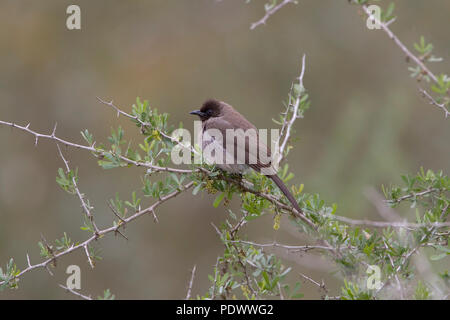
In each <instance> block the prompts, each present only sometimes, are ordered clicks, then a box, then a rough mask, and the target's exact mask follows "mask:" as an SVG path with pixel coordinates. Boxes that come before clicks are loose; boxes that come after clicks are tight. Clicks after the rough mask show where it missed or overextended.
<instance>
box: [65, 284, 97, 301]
mask: <svg viewBox="0 0 450 320" xmlns="http://www.w3.org/2000/svg"><path fill="white" fill-rule="evenodd" d="M59 286H60V287H61V288H63V289H65V290H67V291H68V292H70V293H72V294H74V295H76V296H77V297H80V298H82V299H84V300H92V298H91V297H90V296H85V295H83V294H81V293H79V292H77V291H75V290H73V289H70V288H69V287H66V286H63V285H62V284H60V285H59Z"/></svg>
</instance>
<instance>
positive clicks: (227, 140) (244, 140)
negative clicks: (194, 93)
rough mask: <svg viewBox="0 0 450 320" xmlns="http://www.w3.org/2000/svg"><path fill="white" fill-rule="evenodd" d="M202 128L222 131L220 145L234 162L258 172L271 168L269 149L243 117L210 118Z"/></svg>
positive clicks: (253, 127) (254, 128)
mask: <svg viewBox="0 0 450 320" xmlns="http://www.w3.org/2000/svg"><path fill="white" fill-rule="evenodd" d="M204 129H205V130H208V129H218V130H219V131H220V132H221V133H222V137H223V141H222V145H223V147H224V148H225V151H226V153H227V156H229V157H230V159H233V160H234V163H237V164H247V165H248V166H250V167H251V168H252V169H254V170H256V171H258V172H261V171H262V169H269V168H271V159H270V157H271V153H270V149H269V148H268V147H267V145H266V144H265V143H264V142H263V141H259V135H258V131H257V129H256V127H255V126H253V125H252V124H251V123H250V122H248V121H247V120H246V119H245V118H244V117H242V116H241V117H234V118H233V119H232V120H231V119H229V118H226V117H216V118H210V119H208V120H207V121H206V122H205V127H204ZM228 129H231V130H229V131H227V130H228ZM270 172H271V173H270V174H275V173H276V172H272V171H270ZM265 174H266V173H265Z"/></svg>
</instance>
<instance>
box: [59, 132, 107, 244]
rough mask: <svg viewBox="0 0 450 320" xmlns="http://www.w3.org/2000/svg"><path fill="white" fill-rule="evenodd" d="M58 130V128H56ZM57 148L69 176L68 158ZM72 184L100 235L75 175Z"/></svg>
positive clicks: (96, 231) (95, 230)
mask: <svg viewBox="0 0 450 320" xmlns="http://www.w3.org/2000/svg"><path fill="white" fill-rule="evenodd" d="M55 129H56V126H55ZM52 135H53V136H55V131H53V134H52ZM56 147H57V148H58V152H59V156H60V157H61V159H62V160H63V162H64V165H65V166H66V173H67V174H68V173H69V172H70V167H69V162H68V161H67V160H66V158H64V155H63V153H62V151H61V148H60V147H59V144H58V143H56ZM72 184H73V188H74V189H75V193H76V194H77V196H78V199H80V202H81V207H82V208H83V211H84V213H85V214H86V216H87V217H88V218H89V220H90V221H91V223H92V226H93V227H94V233H95V234H96V235H98V231H99V230H98V228H97V225H96V223H95V221H94V216H93V215H92V212H91V210H90V209H92V207H90V206H89V205H88V204H87V203H86V201H85V200H84V195H83V194H82V193H81V192H80V189H79V188H78V184H77V179H76V178H75V175H73V177H72Z"/></svg>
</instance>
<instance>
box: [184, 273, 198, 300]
mask: <svg viewBox="0 0 450 320" xmlns="http://www.w3.org/2000/svg"><path fill="white" fill-rule="evenodd" d="M195 270H197V265H194V268H192V274H191V280H190V281H189V287H188V291H187V294H186V299H185V300H189V299H190V298H191V291H192V285H193V284H194V277H195Z"/></svg>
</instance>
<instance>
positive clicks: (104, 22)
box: [0, 0, 450, 299]
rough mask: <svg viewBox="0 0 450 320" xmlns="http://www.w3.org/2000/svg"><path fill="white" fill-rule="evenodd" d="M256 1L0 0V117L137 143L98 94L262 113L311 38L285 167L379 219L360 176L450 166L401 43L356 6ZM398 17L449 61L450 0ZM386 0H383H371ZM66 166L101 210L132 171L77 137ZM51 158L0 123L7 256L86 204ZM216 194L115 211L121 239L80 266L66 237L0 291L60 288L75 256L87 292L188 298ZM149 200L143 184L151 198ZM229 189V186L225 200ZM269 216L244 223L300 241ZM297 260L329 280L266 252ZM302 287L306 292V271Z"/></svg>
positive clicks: (181, 115)
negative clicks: (76, 19)
mask: <svg viewBox="0 0 450 320" xmlns="http://www.w3.org/2000/svg"><path fill="white" fill-rule="evenodd" d="M264 2H265V1H257V0H253V1H251V3H250V4H245V2H244V1H243V0H242V1H241V0H229V1H225V0H224V1H212V0H192V1H180V0H179V1H175V0H164V1H163V0H161V1H113V0H109V1H105V0H97V1H75V3H76V4H78V5H79V6H80V7H81V14H82V30H81V31H69V30H67V29H66V27H65V20H66V17H67V15H66V13H65V11H66V8H67V6H68V5H69V4H71V3H72V2H71V1H56V0H53V1H31V0H29V1H25V0H14V1H12V0H0V70H1V71H0V119H1V120H4V121H14V122H17V123H19V124H27V123H28V122H31V128H33V129H35V130H38V131H40V132H51V130H52V128H53V126H54V124H55V122H57V123H58V130H57V134H58V135H59V136H61V137H63V138H66V139H69V140H72V141H75V142H82V140H81V136H80V134H79V132H80V131H81V130H82V129H85V128H88V129H89V130H90V131H91V132H92V133H94V135H95V137H96V140H97V141H98V142H100V141H105V139H106V136H107V135H108V133H109V131H110V128H111V127H117V126H118V125H119V124H121V125H122V126H123V127H124V129H125V132H126V136H127V137H129V138H132V139H133V141H135V142H136V143H137V142H139V141H140V140H139V139H141V137H140V136H139V134H138V131H137V130H136V128H135V127H134V126H133V125H132V124H130V123H129V122H128V121H127V120H126V119H123V118H119V119H117V117H116V116H115V114H114V113H113V112H112V111H111V110H109V109H108V108H106V107H105V106H103V105H101V104H99V103H98V102H97V100H96V96H100V97H103V98H105V99H113V100H114V101H115V103H116V104H117V105H119V106H121V107H122V108H123V109H124V110H130V106H131V104H132V103H133V102H134V101H135V98H136V96H139V97H141V98H145V99H148V100H149V101H150V104H151V105H152V106H153V107H157V108H159V109H160V110H163V111H165V112H168V113H170V114H171V121H173V123H174V124H177V123H178V122H179V121H183V122H184V123H185V125H186V127H188V128H191V127H192V120H193V119H192V118H191V117H190V116H189V115H188V112H189V111H191V110H192V109H194V108H196V107H197V106H199V105H200V104H201V103H202V102H203V100H205V99H207V98H211V97H215V98H218V99H221V100H224V101H227V102H228V103H230V104H232V105H234V106H235V107H236V108H237V109H238V110H239V111H240V112H241V113H243V114H244V115H245V116H246V117H247V118H248V119H250V120H251V121H252V122H253V123H254V124H255V125H256V126H257V127H261V128H272V127H274V124H273V123H272V122H271V118H274V117H277V114H278V112H280V111H281V110H282V103H281V101H282V100H284V99H285V98H286V96H287V92H288V90H289V86H290V83H291V81H292V80H293V79H294V78H295V77H296V76H298V74H299V69H300V58H301V56H302V54H303V53H305V54H306V63H307V66H306V74H305V78H304V83H305V86H306V87H307V89H308V91H309V93H310V97H311V100H312V108H311V109H310V110H309V111H307V113H306V117H305V119H302V120H299V121H298V122H297V123H296V126H295V129H296V131H297V132H296V136H297V137H298V138H299V140H298V141H297V142H296V143H295V149H294V151H293V152H292V153H291V154H290V156H289V164H290V168H291V169H292V171H293V172H294V173H295V178H294V179H293V182H295V183H297V184H299V183H304V184H305V191H306V192H311V193H320V195H321V196H322V198H324V199H325V200H326V201H327V202H328V203H334V202H335V203H337V204H338V213H339V214H340V215H344V216H348V217H354V218H371V219H378V220H379V219H381V218H380V217H379V216H378V214H377V213H376V210H375V209H374V207H373V205H372V204H371V203H370V202H369V201H368V200H367V199H366V197H365V196H364V190H365V188H367V187H370V186H372V187H375V188H376V189H378V190H379V189H380V186H381V184H385V185H389V184H390V183H399V182H400V174H405V173H415V172H416V171H417V170H418V169H419V167H420V166H424V167H425V168H431V169H435V170H438V169H443V170H444V171H445V172H447V173H448V172H449V169H450V164H449V156H450V149H449V140H450V126H449V121H450V120H448V119H447V120H445V119H444V117H443V113H442V112H441V111H439V110H438V109H437V108H435V107H433V106H431V105H429V104H428V103H427V102H426V101H425V100H424V99H423V98H422V97H421V96H420V94H419V93H418V90H417V85H418V84H417V83H416V82H415V81H414V80H413V79H411V78H410V77H409V72H408V70H407V68H408V64H407V63H406V61H405V56H404V54H403V53H402V52H401V51H400V50H399V48H398V47H397V46H395V45H394V43H393V42H392V41H391V40H390V39H389V38H388V37H387V36H386V34H384V33H383V32H382V31H371V30H368V29H367V28H366V27H365V18H364V16H363V14H362V13H361V11H360V9H359V8H358V7H357V6H351V5H349V4H348V2H347V1H344V0H340V1H339V0H320V1H318V0H316V1H313V0H299V1H298V2H299V4H298V5H296V6H295V5H290V6H288V7H285V8H284V9H282V10H281V11H280V12H279V13H277V14H276V15H275V16H273V17H272V18H270V19H269V21H268V24H267V25H266V26H261V27H258V28H257V29H256V30H254V31H250V30H249V26H250V24H251V23H252V22H254V21H256V20H258V19H259V18H261V17H262V15H263V13H264V11H263V4H264ZM395 3H396V4H397V8H396V12H397V13H398V15H399V17H398V19H397V21H396V22H395V23H394V24H393V25H392V29H393V30H394V31H395V33H396V34H397V35H398V36H399V37H400V38H401V39H402V40H403V41H404V42H405V44H407V45H408V47H410V48H412V43H413V42H414V41H417V40H418V39H419V37H420V36H421V35H424V36H425V38H426V39H427V40H429V41H431V42H432V43H433V44H434V45H435V53H436V55H438V56H442V57H443V58H444V62H441V63H437V64H434V65H432V66H431V69H432V70H433V71H435V72H436V73H439V72H445V71H447V72H448V70H449V69H450V42H449V37H448V30H449V27H450V21H449V19H448V17H449V12H450V1H445V0H427V1H425V0H407V1H406V0H398V1H395ZM382 5H386V2H385V1H383V2H382ZM63 150H64V152H65V154H66V155H67V157H68V159H69V160H70V163H71V165H72V166H76V167H78V168H79V175H80V181H79V186H80V188H81V190H82V191H83V192H84V193H86V194H87V195H88V197H89V199H90V200H91V202H92V204H93V205H94V206H95V216H96V219H97V221H98V224H99V226H100V227H102V226H103V227H106V226H108V225H110V223H111V221H112V219H113V218H114V217H113V215H112V213H111V212H110V210H109V209H108V207H107V206H106V201H107V200H108V199H110V198H112V197H114V195H115V193H116V192H119V194H120V195H121V197H122V198H127V199H128V198H129V197H130V193H131V190H133V189H139V188H140V186H141V182H140V175H141V174H142V173H143V171H142V170H138V169H134V168H131V169H117V170H111V171H105V170H102V169H101V168H99V167H98V166H97V164H96V161H95V159H94V158H93V157H92V156H91V155H90V154H89V153H87V152H83V151H78V150H71V149H66V148H64V149H63ZM62 165H63V164H62V162H61V159H60V158H59V157H58V156H57V153H56V147H55V145H54V143H52V142H50V141H44V140H40V141H39V144H38V146H37V147H34V139H33V137H31V136H29V135H26V134H25V133H23V132H19V131H17V130H11V128H7V127H0V264H1V265H2V266H4V265H5V264H6V262H7V261H8V260H9V258H10V257H14V258H15V260H16V263H17V264H18V266H19V268H21V269H22V268H24V267H25V266H26V254H27V253H28V254H29V255H30V258H31V261H32V263H37V262H38V261H40V257H39V249H38V246H37V242H38V241H39V240H40V239H41V234H42V235H44V236H45V238H46V239H48V240H53V239H56V238H60V237H61V236H62V234H63V232H64V231H65V232H67V233H68V234H69V236H70V237H71V238H72V239H73V240H83V239H85V238H86V236H87V234H86V233H85V232H83V231H81V230H80V228H79V227H80V225H81V224H82V213H81V210H80V205H79V202H78V201H77V199H76V198H75V197H71V196H70V195H68V194H66V193H64V192H63V191H62V190H60V189H59V188H58V187H57V185H56V183H55V176H56V171H57V169H58V168H59V167H61V166H62ZM213 199H214V197H213V196H211V195H208V194H204V195H202V196H197V197H194V196H192V195H191V194H189V193H187V194H184V195H182V196H180V197H178V198H176V199H175V200H173V201H171V202H170V203H167V204H166V205H164V206H162V207H160V208H159V209H158V212H157V213H158V216H159V221H160V222H159V223H158V224H155V223H153V220H152V218H151V217H150V216H148V217H143V218H141V219H139V220H138V221H137V222H135V223H132V224H130V225H129V226H127V228H126V234H127V236H128V238H129V241H125V240H124V239H122V238H120V237H117V238H114V237H113V236H107V237H106V238H104V239H102V240H101V241H100V242H99V243H98V244H97V247H99V248H101V252H102V253H101V255H102V256H103V260H101V261H100V262H98V263H97V267H96V268H95V269H94V270H91V268H90V267H89V265H88V264H87V262H86V256H85V255H84V254H83V253H82V252H77V253H74V254H71V255H69V256H66V257H64V258H63V259H60V260H58V262H57V268H56V269H55V270H54V272H55V276H54V277H51V276H50V275H49V274H48V273H47V272H46V271H45V270H37V271H34V272H32V273H29V274H27V275H25V276H24V277H23V279H22V280H21V281H20V283H19V289H18V290H14V291H3V292H0V299H12V298H33V299H37V298H44V299H51V298H58V299H68V298H73V296H71V295H70V294H68V293H66V292H64V290H62V289H61V288H59V287H58V283H63V284H64V283H65V279H66V277H67V275H66V274H65V270H66V267H67V266H68V265H70V264H78V265H80V267H81V270H82V292H83V293H85V294H92V295H93V296H96V295H99V294H101V292H102V291H103V290H104V289H106V288H110V289H111V291H112V292H113V293H115V294H116V296H117V297H118V298H125V299H127V298H138V299H147V298H149V299H163V298H184V296H185V295H186V288H187V283H188V281H189V278H190V270H191V268H192V267H193V265H194V264H196V265H197V275H196V279H195V282H194V287H193V293H194V295H196V294H203V293H204V292H205V291H206V290H207V287H208V278H207V275H208V274H211V273H212V269H213V265H214V264H215V261H216V257H217V256H218V255H220V254H221V253H222V246H221V243H220V241H219V239H218V237H217V235H216V234H215V231H214V229H213V228H212V226H211V222H214V223H216V224H220V223H221V222H222V221H224V220H225V219H226V217H227V212H226V210H225V209H224V208H223V207H222V206H220V207H219V208H217V209H214V208H212V205H211V204H212V201H213ZM151 202H152V199H145V200H144V205H145V204H150V203H151ZM238 206H239V202H238V201H237V200H234V201H233V203H232V206H231V207H232V208H234V209H237V208H238ZM272 224H273V223H272V221H271V215H267V217H265V218H263V219H261V220H260V221H257V222H255V223H252V225H251V226H249V227H247V228H246V229H244V232H245V233H247V234H248V236H249V239H251V240H253V241H258V242H269V241H273V240H277V241H285V242H287V243H290V244H295V243H297V244H302V243H305V239H303V238H302V237H301V235H299V234H298V233H297V232H296V231H295V230H294V229H293V228H292V227H291V226H290V224H289V223H288V222H287V221H283V223H282V227H281V229H280V230H278V231H274V230H273V228H272ZM278 253H279V254H280V255H281V256H282V257H284V258H285V262H286V264H293V265H295V266H296V267H295V271H294V273H293V276H292V278H291V279H294V278H297V279H298V277H297V276H296V275H295V272H297V271H298V270H301V271H302V272H304V273H306V274H308V275H309V276H311V277H313V278H315V279H317V280H320V279H322V278H323V279H325V280H326V281H327V283H328V285H329V287H330V289H331V290H332V291H331V294H338V293H339V292H338V285H339V281H338V280H337V279H335V278H334V277H333V276H332V275H331V274H330V271H332V270H333V267H332V266H330V264H329V262H327V261H326V260H325V259H322V258H319V257H317V256H314V255H304V256H298V255H296V254H286V253H285V252H283V251H280V252H278ZM302 290H303V292H304V293H305V294H306V297H309V298H318V297H319V296H320V293H319V292H318V291H317V288H314V287H313V286H312V285H310V284H308V283H306V284H304V286H303V289H302Z"/></svg>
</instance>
